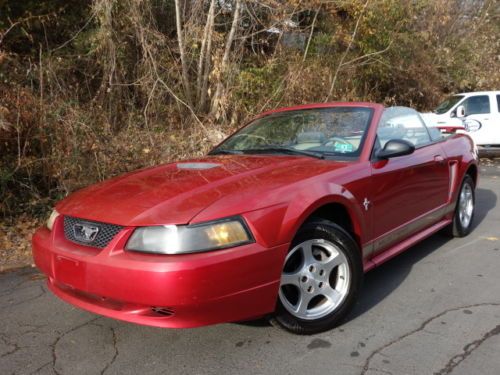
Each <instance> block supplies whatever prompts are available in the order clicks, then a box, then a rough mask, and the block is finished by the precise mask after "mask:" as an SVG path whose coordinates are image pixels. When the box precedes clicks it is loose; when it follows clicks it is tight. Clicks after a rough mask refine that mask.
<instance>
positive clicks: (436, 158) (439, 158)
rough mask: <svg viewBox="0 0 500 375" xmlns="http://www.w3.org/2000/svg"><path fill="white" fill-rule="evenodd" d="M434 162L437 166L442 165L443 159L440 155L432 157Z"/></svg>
mask: <svg viewBox="0 0 500 375" xmlns="http://www.w3.org/2000/svg"><path fill="white" fill-rule="evenodd" d="M434 161H435V162H436V163H439V164H444V158H443V157H442V156H441V155H434Z"/></svg>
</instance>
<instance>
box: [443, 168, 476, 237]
mask: <svg viewBox="0 0 500 375" xmlns="http://www.w3.org/2000/svg"><path fill="white" fill-rule="evenodd" d="M475 207H476V196H475V186H474V180H473V179H472V177H471V176H469V175H468V174H467V175H465V177H464V180H463V181H462V185H461V186H460V192H459V193H458V197H457V202H456V207H455V213H454V215H453V222H452V223H451V224H450V225H449V226H448V227H446V234H448V235H449V236H451V237H465V236H467V235H468V234H469V233H470V232H471V230H472V221H473V219H474V212H475Z"/></svg>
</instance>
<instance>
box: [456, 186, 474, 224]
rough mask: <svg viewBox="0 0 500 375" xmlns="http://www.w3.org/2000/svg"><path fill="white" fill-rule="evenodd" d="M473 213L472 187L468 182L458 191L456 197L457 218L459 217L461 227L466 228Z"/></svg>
mask: <svg viewBox="0 0 500 375" xmlns="http://www.w3.org/2000/svg"><path fill="white" fill-rule="evenodd" d="M473 213H474V198H473V193H472V187H471V186H470V184H468V183H465V184H464V186H463V187H462V191H460V197H459V199H458V218H459V219H460V224H462V227H463V228H468V227H469V225H470V222H471V220H472V214H473Z"/></svg>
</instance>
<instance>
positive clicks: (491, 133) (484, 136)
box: [461, 94, 500, 145]
mask: <svg viewBox="0 0 500 375" xmlns="http://www.w3.org/2000/svg"><path fill="white" fill-rule="evenodd" d="M495 101H496V100H495V96H494V95H486V94H484V95H474V96H470V97H468V98H467V99H465V100H464V101H463V102H462V103H461V105H463V106H464V109H465V119H466V120H476V121H479V123H480V124H481V127H480V128H479V130H476V131H471V132H468V133H467V134H469V135H470V136H471V138H472V139H473V140H474V142H476V144H478V145H492V144H500V123H498V107H497V103H496V102H495Z"/></svg>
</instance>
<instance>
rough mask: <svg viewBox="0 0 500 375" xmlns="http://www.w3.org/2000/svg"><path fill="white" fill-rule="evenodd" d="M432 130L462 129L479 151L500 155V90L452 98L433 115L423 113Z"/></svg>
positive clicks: (464, 94)
mask: <svg viewBox="0 0 500 375" xmlns="http://www.w3.org/2000/svg"><path fill="white" fill-rule="evenodd" d="M422 117H423V119H424V121H425V122H426V124H427V126H429V127H439V128H442V127H445V126H451V127H455V126H456V127H460V126H463V127H464V130H462V131H460V132H465V133H466V134H468V135H469V136H470V137H471V138H472V139H473V140H474V142H475V143H476V145H477V146H478V148H479V151H480V152H481V151H483V152H484V151H486V152H487V150H492V149H493V147H494V148H495V149H496V150H498V151H499V152H500V91H482V92H467V93H462V94H457V95H453V96H450V97H448V98H447V99H446V100H445V101H444V102H442V103H441V104H440V105H438V106H437V107H436V109H435V110H434V112H433V113H423V114H422Z"/></svg>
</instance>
